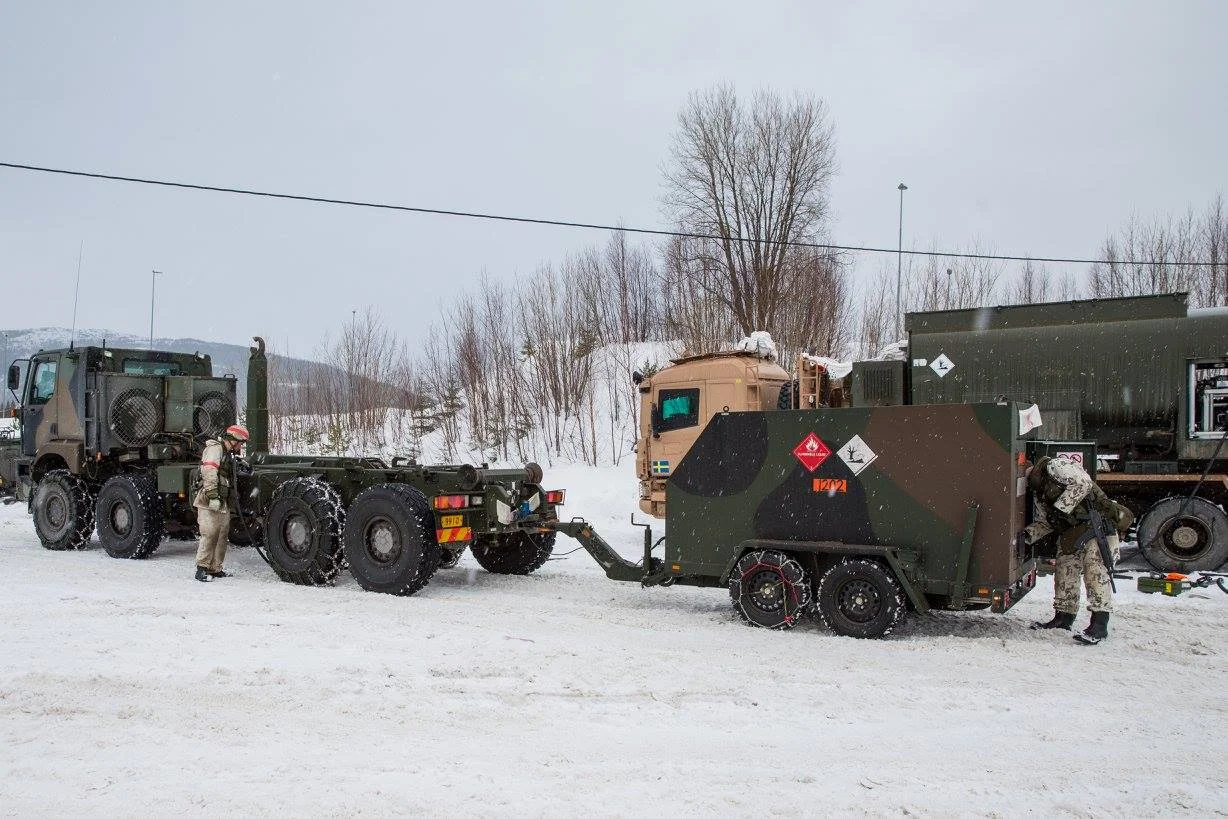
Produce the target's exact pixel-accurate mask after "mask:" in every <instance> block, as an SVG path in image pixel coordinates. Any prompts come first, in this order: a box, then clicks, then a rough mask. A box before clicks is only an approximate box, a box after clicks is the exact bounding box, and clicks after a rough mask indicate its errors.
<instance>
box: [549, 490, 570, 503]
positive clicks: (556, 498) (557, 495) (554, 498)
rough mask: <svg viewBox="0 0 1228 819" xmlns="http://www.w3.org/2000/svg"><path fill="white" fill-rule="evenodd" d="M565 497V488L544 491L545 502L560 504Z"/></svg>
mask: <svg viewBox="0 0 1228 819" xmlns="http://www.w3.org/2000/svg"><path fill="white" fill-rule="evenodd" d="M565 497H567V490H566V489H551V490H550V491H549V492H547V493H546V503H549V504H553V505H555V506H562V505H563V499H564V498H565Z"/></svg>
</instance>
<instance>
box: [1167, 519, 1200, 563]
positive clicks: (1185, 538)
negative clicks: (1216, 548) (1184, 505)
mask: <svg viewBox="0 0 1228 819" xmlns="http://www.w3.org/2000/svg"><path fill="white" fill-rule="evenodd" d="M1210 545H1211V532H1210V530H1209V529H1208V528H1207V525H1206V523H1204V522H1203V521H1202V520H1200V519H1198V518H1194V517H1183V518H1180V519H1179V520H1177V521H1175V522H1174V524H1173V528H1172V530H1171V531H1169V533H1168V537H1167V538H1165V546H1166V548H1167V551H1169V552H1171V553H1172V554H1173V555H1174V556H1175V557H1177V559H1179V560H1197V559H1198V558H1200V557H1202V556H1203V554H1204V553H1206V551H1207V549H1208V548H1210Z"/></svg>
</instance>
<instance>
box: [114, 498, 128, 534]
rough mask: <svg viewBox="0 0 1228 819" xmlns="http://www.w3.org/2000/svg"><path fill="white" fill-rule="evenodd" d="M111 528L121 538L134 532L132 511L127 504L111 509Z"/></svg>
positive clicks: (118, 504)
mask: <svg viewBox="0 0 1228 819" xmlns="http://www.w3.org/2000/svg"><path fill="white" fill-rule="evenodd" d="M111 528H112V529H113V530H114V531H115V534H117V535H119V536H120V537H124V536H126V535H127V534H128V532H130V531H131V530H132V511H131V510H130V509H129V508H128V507H127V505H126V504H123V503H117V504H115V505H114V506H113V507H111Z"/></svg>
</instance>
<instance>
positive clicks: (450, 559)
mask: <svg viewBox="0 0 1228 819" xmlns="http://www.w3.org/2000/svg"><path fill="white" fill-rule="evenodd" d="M464 555H465V547H464V546H461V547H460V548H459V549H455V550H453V551H451V552H449V551H448V550H447V549H440V550H439V568H441V569H455V568H456V564H457V563H460V559H461V558H462V557H464Z"/></svg>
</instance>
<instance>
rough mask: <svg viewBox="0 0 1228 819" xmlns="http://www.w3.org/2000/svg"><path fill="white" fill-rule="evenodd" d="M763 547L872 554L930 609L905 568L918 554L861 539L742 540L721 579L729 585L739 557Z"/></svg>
mask: <svg viewBox="0 0 1228 819" xmlns="http://www.w3.org/2000/svg"><path fill="white" fill-rule="evenodd" d="M760 549H774V550H776V551H781V552H794V553H802V554H813V555H826V556H831V557H837V558H844V557H872V558H877V559H879V560H882V561H883V562H885V563H886V564H887V565H888V566H890V567H891V571H892V572H893V573H894V574H895V579H896V580H898V581H899V582H900V585H901V586H903V587H904V594H906V595H907V596H908V600H909V602H910V603H912V605H913V608H915V609H916V610H917V611H918V612H921V613H925V612H927V611H929V608H930V606H929V603H928V602H926V599H925V595H923V594H922V593H921V592H920V591H919V590H918V589H917V587H916V586H915V585H913V582H912V580H911V579H910V578H909V576H908V572H907V571H906V570H905V567H906V565H915V563H916V556H915V555H913V553H912V552H909V551H907V550H902V549H897V548H894V547H891V546H868V545H865V544H860V543H840V542H837V541H824V540H759V539H755V540H744V541H742V542H741V544H739V549H738V551H737V554H735V555H734V556H733V560H731V561H730V562H729V564H728V565H727V566H726V567H725V571H724V573H723V574H722V575H721V583H722V584H724V585H728V583H729V577H730V575H731V574H732V573H733V569H734V567H735V566H737V565H738V561H739V560H741V559H742V556H743V555H745V554H746V553H747V552H751V551H756V550H760Z"/></svg>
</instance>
